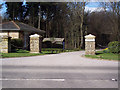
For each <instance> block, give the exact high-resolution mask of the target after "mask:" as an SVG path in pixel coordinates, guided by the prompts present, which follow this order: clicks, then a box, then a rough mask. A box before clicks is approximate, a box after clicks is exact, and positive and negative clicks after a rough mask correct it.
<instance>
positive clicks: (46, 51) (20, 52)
mask: <svg viewBox="0 0 120 90" xmlns="http://www.w3.org/2000/svg"><path fill="white" fill-rule="evenodd" d="M52 50H54V51H52ZM56 50H57V52H56ZM73 51H78V50H62V49H59V48H43V49H42V52H41V53H29V51H26V50H18V51H17V52H15V53H1V54H0V57H1V58H10V57H28V56H38V55H46V54H57V53H63V52H73Z"/></svg>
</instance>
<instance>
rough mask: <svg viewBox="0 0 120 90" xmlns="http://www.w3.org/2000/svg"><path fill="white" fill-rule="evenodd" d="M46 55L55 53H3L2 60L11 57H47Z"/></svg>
mask: <svg viewBox="0 0 120 90" xmlns="http://www.w3.org/2000/svg"><path fill="white" fill-rule="evenodd" d="M46 54H55V52H53V53H51V52H50V51H42V52H41V53H2V54H1V57H2V58H10V57H28V56H37V55H46Z"/></svg>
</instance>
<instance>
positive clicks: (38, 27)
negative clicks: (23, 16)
mask: <svg viewBox="0 0 120 90" xmlns="http://www.w3.org/2000/svg"><path fill="white" fill-rule="evenodd" d="M40 12H41V7H40V6H39V14H38V15H39V20H38V29H40V17H41V14H40Z"/></svg>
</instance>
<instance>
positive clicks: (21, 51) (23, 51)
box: [16, 49, 29, 53]
mask: <svg viewBox="0 0 120 90" xmlns="http://www.w3.org/2000/svg"><path fill="white" fill-rule="evenodd" d="M16 52H17V53H29V51H27V50H22V49H17V50H16Z"/></svg>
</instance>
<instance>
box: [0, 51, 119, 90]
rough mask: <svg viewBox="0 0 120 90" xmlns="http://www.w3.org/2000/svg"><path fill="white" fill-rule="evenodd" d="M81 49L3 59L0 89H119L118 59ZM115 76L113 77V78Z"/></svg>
mask: <svg viewBox="0 0 120 90" xmlns="http://www.w3.org/2000/svg"><path fill="white" fill-rule="evenodd" d="M83 54H84V51H77V52H68V53H60V54H50V55H43V56H33V57H22V58H5V59H2V78H1V80H2V87H3V88H118V81H117V80H118V62H117V61H107V60H96V59H89V58H85V57H82V56H81V55H83ZM114 79H115V80H114Z"/></svg>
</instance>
